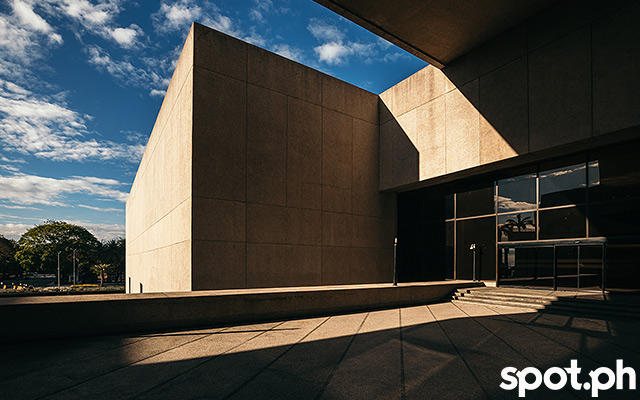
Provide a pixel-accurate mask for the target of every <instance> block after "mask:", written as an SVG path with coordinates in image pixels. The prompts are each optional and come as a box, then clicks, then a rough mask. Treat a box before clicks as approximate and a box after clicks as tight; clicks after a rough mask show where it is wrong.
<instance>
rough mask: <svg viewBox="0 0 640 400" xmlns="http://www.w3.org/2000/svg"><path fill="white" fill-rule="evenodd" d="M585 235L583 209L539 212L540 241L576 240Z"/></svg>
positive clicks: (571, 208)
mask: <svg viewBox="0 0 640 400" xmlns="http://www.w3.org/2000/svg"><path fill="white" fill-rule="evenodd" d="M586 235H587V227H586V219H585V208H584V207H569V208H559V209H555V210H541V211H540V239H565V238H578V237H585V236H586Z"/></svg>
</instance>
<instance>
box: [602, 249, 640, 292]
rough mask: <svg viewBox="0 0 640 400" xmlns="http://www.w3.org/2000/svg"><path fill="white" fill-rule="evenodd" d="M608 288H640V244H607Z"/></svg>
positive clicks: (606, 282) (606, 284) (606, 283)
mask: <svg viewBox="0 0 640 400" xmlns="http://www.w3.org/2000/svg"><path fill="white" fill-rule="evenodd" d="M606 257H607V267H606V268H607V271H606V274H605V276H606V278H605V279H606V281H605V286H606V288H607V289H623V290H624V289H633V290H637V289H640V279H638V277H640V244H627V245H610V244H609V245H607V256H606Z"/></svg>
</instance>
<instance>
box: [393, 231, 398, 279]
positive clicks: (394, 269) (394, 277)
mask: <svg viewBox="0 0 640 400" xmlns="http://www.w3.org/2000/svg"><path fill="white" fill-rule="evenodd" d="M397 247H398V238H395V239H394V242H393V286H398V269H397V267H396V248H397Z"/></svg>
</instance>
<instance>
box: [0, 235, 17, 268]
mask: <svg viewBox="0 0 640 400" xmlns="http://www.w3.org/2000/svg"><path fill="white" fill-rule="evenodd" d="M16 251H18V244H17V243H16V241H15V240H13V239H7V238H5V237H4V236H2V235H0V277H6V276H11V275H18V274H21V273H22V268H20V264H18V261H16V258H15V256H16Z"/></svg>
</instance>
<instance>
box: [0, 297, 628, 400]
mask: <svg viewBox="0 0 640 400" xmlns="http://www.w3.org/2000/svg"><path fill="white" fill-rule="evenodd" d="M638 328H640V323H638V322H630V321H621V320H599V319H586V318H576V317H568V316H559V315H550V314H539V313H536V312H533V311H529V310H523V309H512V308H506V307H487V306H482V305H473V304H470V305H465V304H458V305H456V304H453V303H450V302H446V303H438V304H432V305H428V306H417V307H408V308H399V309H398V308H396V309H389V310H383V311H372V312H363V313H356V314H346V315H335V316H330V317H321V318H310V319H294V320H286V321H281V322H271V323H262V324H252V325H242V326H229V327H225V328H216V329H203V330H191V331H175V332H163V333H156V334H144V335H133V336H131V335H128V336H104V337H97V338H86V339H73V340H64V341H51V342H38V343H33V344H28V345H21V346H14V347H11V348H3V349H2V351H1V352H0V357H1V358H0V360H1V362H0V393H1V395H0V397H2V398H10V399H39V398H46V399H103V398H104V399H107V398H108V399H126V398H137V399H214V398H252V399H255V398H257V399H260V398H269V399H278V398H289V399H307V398H309V399H313V398H323V399H354V398H355V399H370V398H382V399H394V398H397V399H401V398H406V399H482V398H518V395H517V392H516V391H504V390H502V389H500V388H499V384H500V383H501V382H502V379H501V376H500V372H501V370H502V369H503V368H504V367H506V366H513V367H516V368H518V369H522V368H525V367H537V368H539V369H540V370H542V371H543V372H544V371H545V370H546V369H548V368H550V367H553V366H558V367H568V366H569V363H570V360H572V359H575V360H578V363H579V366H580V367H582V369H583V371H582V374H581V378H580V379H581V381H583V382H584V381H586V379H587V378H588V375H587V372H589V371H591V370H594V369H596V368H599V367H603V366H606V367H610V368H612V369H614V368H615V363H616V359H623V360H624V365H625V366H631V367H633V368H635V369H636V370H638V367H640V344H639V343H640V341H639V337H640V329H638ZM34 329H37V326H36V325H34ZM638 371H640V370H638ZM576 397H577V398H591V397H590V393H589V392H587V391H585V390H582V391H574V390H572V389H565V390H560V391H555V392H551V391H549V390H546V389H544V390H543V389H542V388H540V389H538V390H535V391H530V392H527V394H526V398H527V399H536V398H546V399H549V398H576ZM599 398H605V399H606V398H616V399H620V398H637V391H629V390H623V391H618V390H615V389H611V390H609V391H606V392H602V391H601V392H600V393H599Z"/></svg>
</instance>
